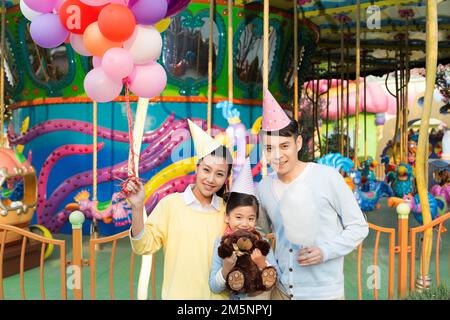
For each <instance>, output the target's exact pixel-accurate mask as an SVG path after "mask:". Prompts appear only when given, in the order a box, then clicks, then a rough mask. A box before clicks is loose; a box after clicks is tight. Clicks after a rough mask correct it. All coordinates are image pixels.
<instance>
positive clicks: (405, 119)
mask: <svg viewBox="0 0 450 320" xmlns="http://www.w3.org/2000/svg"><path fill="white" fill-rule="evenodd" d="M409 53H410V52H409V14H408V13H407V14H406V36H405V73H406V75H405V91H404V92H405V95H404V98H403V99H404V100H403V135H404V137H403V142H404V146H403V150H404V153H405V154H404V159H405V163H407V162H408V85H409V78H410V70H409Z"/></svg>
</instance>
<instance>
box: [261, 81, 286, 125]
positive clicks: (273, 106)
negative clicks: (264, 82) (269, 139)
mask: <svg viewBox="0 0 450 320" xmlns="http://www.w3.org/2000/svg"><path fill="white" fill-rule="evenodd" d="M290 122H291V120H290V119H289V117H288V116H287V115H286V113H285V112H284V111H283V109H282V108H281V106H280V105H279V104H278V102H277V101H276V100H275V98H274V97H273V96H272V94H271V93H270V91H269V90H267V89H265V90H264V99H263V118H262V129H263V130H264V131H278V130H281V129H283V128H285V127H287V126H288V125H289V123H290Z"/></svg>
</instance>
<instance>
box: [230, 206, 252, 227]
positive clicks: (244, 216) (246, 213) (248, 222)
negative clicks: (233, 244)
mask: <svg viewBox="0 0 450 320" xmlns="http://www.w3.org/2000/svg"><path fill="white" fill-rule="evenodd" d="M256 219H257V216H256V210H255V207H253V206H240V207H236V208H234V209H233V210H231V212H230V213H229V214H227V215H225V223H227V224H228V225H229V226H230V228H231V230H233V231H236V230H245V231H250V230H253V229H255V228H256Z"/></svg>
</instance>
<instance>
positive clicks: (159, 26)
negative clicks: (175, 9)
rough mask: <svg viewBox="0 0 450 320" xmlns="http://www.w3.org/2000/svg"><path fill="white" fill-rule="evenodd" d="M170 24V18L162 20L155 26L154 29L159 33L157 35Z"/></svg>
mask: <svg viewBox="0 0 450 320" xmlns="http://www.w3.org/2000/svg"><path fill="white" fill-rule="evenodd" d="M171 22H172V20H171V19H170V18H165V19H162V20H161V21H159V22H158V23H157V24H155V28H156V30H158V31H159V33H163V32H164V31H166V30H167V28H168V27H169V26H170V23H171Z"/></svg>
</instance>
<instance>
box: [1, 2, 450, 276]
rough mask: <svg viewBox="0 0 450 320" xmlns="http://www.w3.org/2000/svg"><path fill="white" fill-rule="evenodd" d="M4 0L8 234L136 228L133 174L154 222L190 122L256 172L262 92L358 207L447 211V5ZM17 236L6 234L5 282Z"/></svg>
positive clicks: (176, 171)
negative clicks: (74, 227)
mask: <svg viewBox="0 0 450 320" xmlns="http://www.w3.org/2000/svg"><path fill="white" fill-rule="evenodd" d="M2 2H3V10H2V33H1V35H2V37H1V54H2V57H1V61H2V64H1V68H2V70H1V90H2V91H1V108H0V123H1V126H0V147H2V148H1V149H0V224H9V225H14V226H17V227H20V228H24V229H29V230H31V231H34V232H37V233H39V234H41V235H44V236H46V237H52V235H55V234H58V233H68V232H69V230H70V224H69V223H68V217H69V215H70V213H71V212H73V211H76V210H80V211H82V212H83V213H84V215H85V216H86V218H87V219H88V220H90V221H91V223H87V224H85V225H84V230H83V231H84V233H85V234H91V236H92V237H99V236H100V234H101V235H110V234H116V233H117V232H120V231H123V230H126V229H128V228H129V226H130V223H131V216H130V214H131V211H130V208H129V206H128V204H127V202H126V201H125V200H124V196H123V194H122V193H121V187H120V184H121V182H123V181H125V180H127V179H128V177H129V176H130V174H131V175H134V176H139V177H140V178H142V179H143V180H144V181H146V184H145V191H146V199H147V200H146V210H147V212H148V213H150V212H151V210H152V209H153V208H154V207H155V206H156V204H157V203H158V201H159V200H160V199H161V198H163V197H164V196H166V195H168V194H170V193H173V192H181V191H183V190H184V189H185V188H186V186H187V185H188V184H190V183H192V181H193V172H194V169H195V167H194V165H193V163H194V162H193V161H191V160H192V158H191V157H192V150H191V149H192V147H191V144H190V141H191V137H190V134H189V131H188V125H187V122H186V119H187V118H190V119H194V120H195V122H196V123H197V124H200V125H201V126H202V127H203V128H204V129H205V130H207V131H208V132H210V133H211V134H212V135H213V136H215V138H216V139H220V140H221V141H223V142H225V143H226V144H227V146H228V147H229V148H230V149H231V150H233V151H234V152H235V159H236V160H235V161H236V162H235V165H236V167H237V168H238V169H239V167H240V166H241V165H242V164H243V161H244V159H245V157H246V156H250V157H251V158H252V159H253V160H254V161H253V163H254V164H256V165H255V166H254V167H253V175H254V178H255V180H259V179H260V178H261V176H263V175H265V174H267V170H268V168H267V166H266V165H265V164H264V162H263V161H262V159H261V158H260V154H259V149H258V133H259V130H260V127H261V117H260V115H261V96H262V93H261V92H262V89H263V88H270V90H271V92H273V93H274V96H275V97H276V98H277V100H279V101H280V102H282V103H283V107H284V108H285V110H286V111H287V112H288V113H290V114H291V115H292V116H293V117H294V118H295V119H298V120H299V122H300V124H301V126H302V128H303V132H302V135H303V138H304V148H303V150H302V151H301V153H300V156H301V157H302V158H303V159H306V160H308V161H317V162H319V163H323V164H327V165H330V166H333V167H335V168H336V169H337V170H339V171H340V172H341V173H342V174H343V175H344V176H345V177H346V180H347V182H348V184H349V186H350V187H351V188H352V190H353V192H354V195H355V197H356V199H357V200H358V203H359V204H360V206H361V209H362V210H363V211H365V212H370V211H375V210H377V209H378V208H379V207H380V199H382V198H383V197H387V198H389V200H388V204H389V205H392V206H394V205H398V204H399V203H406V204H407V205H408V206H409V207H410V209H411V212H412V213H413V214H414V217H415V219H416V220H417V222H418V223H419V224H427V223H430V222H431V221H432V220H433V219H436V218H438V217H439V216H443V215H444V214H445V213H446V212H448V211H449V210H448V208H449V206H450V131H449V127H448V126H449V124H450V114H449V112H450V111H449V103H450V90H449V87H450V42H449V37H450V31H449V30H450V1H448V0H443V1H436V0H429V1H421V0H376V1H373V0H372V1H370V0H357V1H353V0H352V1H350V0H348V1H347V0H342V1H338V0H329V1H312V0H298V1H296V2H294V1H291V0H271V1H268V0H264V1H251V0H236V1H234V2H233V1H228V2H227V1H221V0H211V1H209V0H193V1H189V0H184V1H183V0H152V1H151V3H152V4H151V5H149V8H147V7H145V5H144V4H143V3H144V2H145V1H142V0H113V1H109V0H52V1H50V0H49V1H45V2H44V1H40V0H39V1H37V0H35V1H33V0H20V1H19V0H12V1H10V0H8V1H4V0H3V1H2ZM147 3H150V2H147ZM158 5H161V6H160V7H158ZM74 6H75V7H76V8H78V9H79V10H80V11H79V14H80V16H73V12H72V11H71V9H70V8H73V7H74ZM151 6H154V7H152V8H150V7H151ZM108 10H109V11H108ZM114 10H116V11H114ZM148 10H150V11H151V12H152V14H145V12H147V11H148ZM152 10H153V11H152ZM158 10H159V11H158ZM113 11H114V12H118V13H117V15H119V16H120V18H117V16H115V15H114V14H113V13H111V12H113ZM150 11H148V12H150ZM211 17H213V18H211ZM115 19H116V20H115ZM117 19H119V20H120V21H119V23H118V21H117ZM437 23H439V28H438V29H437ZM119 26H120V27H119ZM433 27H434V28H435V29H432V28H433ZM427 32H428V33H427ZM427 37H428V38H427ZM438 48H439V50H438ZM437 65H438V68H437V70H436V66H437ZM141 144H142V148H141ZM130 149H131V151H130ZM238 169H237V170H236V172H238ZM31 223H32V224H33V225H31V226H30V224H31ZM1 236H2V233H0V238H1ZM3 240H5V239H3ZM20 242H21V241H20V238H18V239H14V238H12V236H11V237H10V236H8V237H6V248H7V249H5V250H6V251H5V255H6V256H7V255H8V254H9V255H10V256H11V257H13V256H14V257H15V259H16V260H15V261H14V262H11V267H8V266H6V264H5V265H4V267H3V270H4V271H3V272H4V274H3V277H6V276H8V275H11V274H13V273H14V272H18V268H19V258H18V257H19V255H20V251H21V247H20ZM8 248H9V249H8ZM27 248H28V247H27ZM8 250H9V251H8ZM27 250H30V252H34V253H33V254H34V255H35V256H36V257H35V260H33V259H29V261H30V266H27V267H26V268H28V267H32V266H33V264H34V265H36V261H38V260H39V252H38V250H37V249H36V250H37V251H36V250H35V249H33V244H32V243H30V244H29V248H28V249H27ZM33 250H34V251H33ZM51 253H52V248H51V246H48V247H47V248H46V251H45V255H46V257H49V256H50V255H51ZM31 254H32V253H30V256H31ZM6 256H5V258H7V257H6ZM11 261H12V260H11ZM33 261H35V262H33ZM8 268H9V269H11V271H10V272H9V273H8V271H6V272H5V270H9V269H8ZM13 269H14V270H13Z"/></svg>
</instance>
